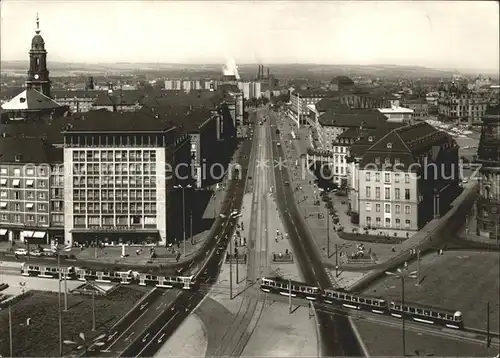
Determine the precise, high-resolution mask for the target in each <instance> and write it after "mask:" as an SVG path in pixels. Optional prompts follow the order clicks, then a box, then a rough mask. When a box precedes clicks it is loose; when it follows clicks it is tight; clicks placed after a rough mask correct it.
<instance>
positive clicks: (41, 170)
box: [0, 165, 49, 177]
mask: <svg viewBox="0 0 500 358" xmlns="http://www.w3.org/2000/svg"><path fill="white" fill-rule="evenodd" d="M35 173H36V174H37V175H39V176H47V175H48V174H49V167H48V166H45V165H42V166H38V167H36V168H35V167H32V166H30V167H26V168H25V167H23V168H14V169H13V170H12V174H13V175H14V176H16V177H20V176H21V174H22V175H23V176H35ZM0 174H1V175H9V170H8V168H6V167H2V168H0Z"/></svg>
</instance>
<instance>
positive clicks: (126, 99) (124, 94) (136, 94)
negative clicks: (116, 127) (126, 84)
mask: <svg viewBox="0 0 500 358" xmlns="http://www.w3.org/2000/svg"><path fill="white" fill-rule="evenodd" d="M144 97H145V93H144V91H140V90H130V91H124V90H120V89H117V90H112V89H110V90H108V91H103V92H99V94H98V95H97V98H96V99H95V100H94V103H93V104H92V110H99V109H106V110H107V111H110V112H135V111H137V110H139V109H141V107H142V102H143V100H144Z"/></svg>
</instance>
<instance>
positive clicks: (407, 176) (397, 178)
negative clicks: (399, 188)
mask: <svg viewBox="0 0 500 358" xmlns="http://www.w3.org/2000/svg"><path fill="white" fill-rule="evenodd" d="M386 159H389V158H386ZM377 164H380V163H377ZM389 164H390V162H389ZM395 164H398V161H397V158H396V163H395ZM374 177H375V183H380V173H375V175H374ZM365 178H366V179H365V180H366V181H367V182H369V181H371V180H372V175H371V173H370V172H366V176H365ZM404 180H405V184H409V183H410V174H407V173H406V174H404ZM400 181H401V174H400V173H394V183H399V182H400ZM384 183H392V181H391V173H384Z"/></svg>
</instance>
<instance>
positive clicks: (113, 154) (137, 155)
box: [73, 150, 156, 162]
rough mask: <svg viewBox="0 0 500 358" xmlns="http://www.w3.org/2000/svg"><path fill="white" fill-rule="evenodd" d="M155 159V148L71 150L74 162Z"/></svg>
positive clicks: (151, 160) (152, 160) (153, 160)
mask: <svg viewBox="0 0 500 358" xmlns="http://www.w3.org/2000/svg"><path fill="white" fill-rule="evenodd" d="M100 160H102V161H122V162H127V161H130V162H135V161H150V162H155V161H156V151H155V150H129V151H128V150H88V151H85V150H75V151H73V161H74V162H84V161H88V162H98V161H100Z"/></svg>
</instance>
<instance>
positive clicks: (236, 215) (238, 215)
mask: <svg viewBox="0 0 500 358" xmlns="http://www.w3.org/2000/svg"><path fill="white" fill-rule="evenodd" d="M219 216H220V217H221V218H223V219H224V218H228V219H229V220H232V219H237V218H239V217H241V216H242V214H241V213H239V212H238V211H237V210H233V212H232V213H231V214H229V215H224V214H219ZM236 270H238V258H236ZM229 299H231V300H232V299H233V238H232V237H230V238H229Z"/></svg>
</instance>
